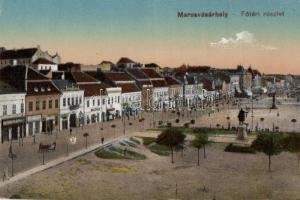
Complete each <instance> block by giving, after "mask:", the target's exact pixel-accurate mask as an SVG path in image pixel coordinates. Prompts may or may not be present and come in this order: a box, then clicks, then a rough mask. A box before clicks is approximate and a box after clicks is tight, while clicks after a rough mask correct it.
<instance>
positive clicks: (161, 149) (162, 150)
mask: <svg viewBox="0 0 300 200" xmlns="http://www.w3.org/2000/svg"><path fill="white" fill-rule="evenodd" d="M149 149H150V151H151V152H153V153H156V154H158V155H160V156H168V155H169V154H170V148H169V147H167V146H165V145H160V144H156V143H154V144H152V145H150V146H149Z"/></svg>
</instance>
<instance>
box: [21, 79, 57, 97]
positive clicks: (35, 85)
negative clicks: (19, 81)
mask: <svg viewBox="0 0 300 200" xmlns="http://www.w3.org/2000/svg"><path fill="white" fill-rule="evenodd" d="M52 94H60V92H59V90H58V89H57V88H56V87H55V86H54V84H53V83H52V82H51V81H41V82H28V83H27V95H29V96H35V95H38V96H40V95H52Z"/></svg>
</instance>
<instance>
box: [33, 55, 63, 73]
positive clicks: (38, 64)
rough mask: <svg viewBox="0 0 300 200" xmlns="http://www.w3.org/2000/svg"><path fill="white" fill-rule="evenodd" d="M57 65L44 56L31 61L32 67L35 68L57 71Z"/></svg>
mask: <svg viewBox="0 0 300 200" xmlns="http://www.w3.org/2000/svg"><path fill="white" fill-rule="evenodd" d="M57 66H58V65H57V64H56V63H54V62H52V61H50V60H47V59H45V58H39V59H37V60H36V61H34V62H33V68H34V69H36V70H50V71H57V68H58V67H57Z"/></svg>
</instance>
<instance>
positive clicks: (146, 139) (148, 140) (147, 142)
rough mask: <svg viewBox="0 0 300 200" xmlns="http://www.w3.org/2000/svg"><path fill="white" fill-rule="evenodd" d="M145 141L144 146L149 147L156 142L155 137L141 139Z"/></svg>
mask: <svg viewBox="0 0 300 200" xmlns="http://www.w3.org/2000/svg"><path fill="white" fill-rule="evenodd" d="M140 138H141V139H142V140H143V145H145V146H148V145H149V144H151V143H153V142H155V141H156V138H154V137H140Z"/></svg>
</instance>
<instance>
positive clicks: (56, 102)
mask: <svg viewBox="0 0 300 200" xmlns="http://www.w3.org/2000/svg"><path fill="white" fill-rule="evenodd" d="M55 108H58V99H56V100H55Z"/></svg>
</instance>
